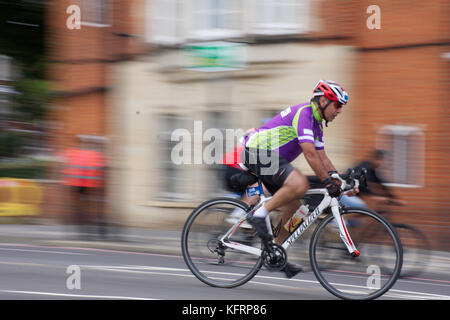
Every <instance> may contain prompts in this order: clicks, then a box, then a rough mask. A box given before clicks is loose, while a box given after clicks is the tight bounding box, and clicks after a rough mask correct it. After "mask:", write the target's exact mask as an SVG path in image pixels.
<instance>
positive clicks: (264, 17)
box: [146, 0, 310, 45]
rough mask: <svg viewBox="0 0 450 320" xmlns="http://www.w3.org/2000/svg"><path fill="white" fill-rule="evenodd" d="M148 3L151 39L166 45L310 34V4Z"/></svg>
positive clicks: (293, 0)
mask: <svg viewBox="0 0 450 320" xmlns="http://www.w3.org/2000/svg"><path fill="white" fill-rule="evenodd" d="M146 1H147V16H148V17H150V19H149V23H148V28H147V39H148V41H150V42H153V43H159V44H163V45H176V44H181V43H184V42H186V41H195V40H201V41H210V40H226V39H231V38H241V37H243V36H245V34H246V33H247V34H252V35H262V36H264V35H283V34H300V33H306V32H308V31H309V2H310V0H246V1H242V0H146Z"/></svg>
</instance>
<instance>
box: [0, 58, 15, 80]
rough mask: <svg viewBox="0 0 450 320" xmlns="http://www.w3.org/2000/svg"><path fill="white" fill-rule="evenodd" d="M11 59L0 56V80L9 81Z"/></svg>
mask: <svg viewBox="0 0 450 320" xmlns="http://www.w3.org/2000/svg"><path fill="white" fill-rule="evenodd" d="M11 60H12V59H11V58H10V57H8V56H4V55H0V80H5V81H11V80H12V79H11Z"/></svg>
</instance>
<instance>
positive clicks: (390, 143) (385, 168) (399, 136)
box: [377, 125, 425, 188]
mask: <svg viewBox="0 0 450 320" xmlns="http://www.w3.org/2000/svg"><path fill="white" fill-rule="evenodd" d="M383 136H384V137H383ZM389 137H391V138H389ZM410 139H411V140H410ZM377 148H378V149H381V150H388V154H387V155H386V158H387V159H385V161H384V163H383V165H382V166H381V167H380V171H381V172H385V173H386V172H389V171H390V172H391V174H390V176H391V178H390V179H387V180H390V182H388V183H385V185H386V186H390V187H400V188H422V187H423V186H424V183H425V134H424V133H423V130H422V129H421V128H420V127H417V126H412V125H386V126H383V127H382V128H380V130H378V133H377ZM402 151H403V152H402ZM411 151H416V152H415V153H414V154H415V157H414V158H413V159H411V158H410V157H408V154H410V153H411ZM411 162H415V163H416V164H415V165H411V164H410V163H411ZM411 167H416V169H417V170H416V171H417V172H414V171H410V170H413V169H411ZM411 172H412V173H413V174H411Z"/></svg>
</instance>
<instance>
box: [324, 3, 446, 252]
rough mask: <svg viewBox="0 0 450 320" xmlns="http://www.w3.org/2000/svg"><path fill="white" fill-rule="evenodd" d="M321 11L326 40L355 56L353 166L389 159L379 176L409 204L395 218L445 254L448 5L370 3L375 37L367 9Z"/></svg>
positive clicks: (349, 6) (345, 6) (343, 6)
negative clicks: (335, 39) (371, 157)
mask: <svg viewBox="0 0 450 320" xmlns="http://www.w3.org/2000/svg"><path fill="white" fill-rule="evenodd" d="M325 3H326V4H324V6H323V7H324V9H323V14H324V17H325V21H326V23H325V34H326V35H328V36H343V40H342V42H344V43H349V44H351V45H354V46H355V48H356V50H357V52H358V55H357V57H358V58H357V61H355V63H356V67H355V69H356V73H355V75H354V76H355V89H356V90H355V92H353V93H352V94H351V96H352V101H353V103H354V104H356V105H357V107H356V108H355V109H354V110H355V111H356V113H357V115H356V117H357V121H356V122H355V124H354V129H355V134H354V145H355V159H361V158H364V157H367V154H368V152H369V151H370V150H371V149H372V148H375V147H378V148H379V147H383V148H385V149H387V150H388V151H390V156H389V157H388V159H387V160H388V161H387V162H388V163H387V166H386V168H385V173H387V175H388V177H390V178H391V180H392V182H393V184H392V185H393V187H394V191H395V192H396V193H397V194H398V195H399V196H400V197H402V198H403V199H405V200H406V201H407V202H408V206H407V207H405V208H402V209H401V210H400V209H399V210H398V211H399V212H397V216H396V217H397V218H398V220H399V221H403V222H406V223H411V224H414V225H415V226H416V227H418V228H419V229H421V230H422V231H425V232H427V235H428V236H429V237H430V238H431V239H432V246H433V248H434V249H439V250H448V249H449V248H450V214H449V209H448V208H449V207H450V196H449V192H450V184H449V182H448V178H447V176H446V175H447V174H446V173H447V172H449V170H450V165H449V161H448V160H447V159H448V158H449V157H450V148H449V143H448V141H449V137H450V129H449V128H450V127H449V126H448V120H449V116H448V114H449V113H448V107H447V104H448V103H447V101H448V99H449V95H450V94H449V93H450V90H449V84H450V74H449V71H450V68H449V65H450V60H449V58H448V52H449V51H450V36H449V35H450V24H449V23H448V16H449V13H450V3H449V2H448V1H445V0H435V1H419V0H417V1H388V0H380V1H377V2H376V5H377V6H378V7H379V9H380V10H379V12H380V14H381V17H380V28H379V29H369V28H368V27H367V20H368V19H369V18H370V17H371V15H372V14H373V13H374V12H373V11H369V12H367V8H368V7H369V6H370V5H372V4H374V3H373V1H351V0H347V1H333V0H330V1H325ZM327 4H329V5H327ZM446 53H447V55H446ZM400 149H403V151H401V150H400ZM394 158H395V159H394ZM395 171H397V172H395Z"/></svg>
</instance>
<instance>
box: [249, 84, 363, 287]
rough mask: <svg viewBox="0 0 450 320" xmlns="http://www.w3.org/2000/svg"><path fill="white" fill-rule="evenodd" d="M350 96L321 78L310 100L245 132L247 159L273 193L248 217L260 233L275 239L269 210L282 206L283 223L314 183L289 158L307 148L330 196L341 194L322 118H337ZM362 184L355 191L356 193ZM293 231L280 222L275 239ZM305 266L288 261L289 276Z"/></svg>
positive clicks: (278, 239)
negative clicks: (272, 234) (269, 229)
mask: <svg viewBox="0 0 450 320" xmlns="http://www.w3.org/2000/svg"><path fill="white" fill-rule="evenodd" d="M347 102H348V94H347V92H346V91H345V90H344V89H343V88H342V87H341V86H340V85H339V84H337V83H336V82H333V81H327V80H320V81H319V82H318V83H317V85H316V86H315V88H314V90H313V97H312V99H311V100H310V102H308V103H304V104H300V105H296V106H291V107H289V108H287V109H285V110H283V111H282V112H281V113H279V114H278V115H276V116H275V117H274V118H272V119H271V120H269V121H268V122H266V123H265V124H264V125H262V126H261V127H259V128H258V129H257V130H256V131H255V132H253V133H252V134H250V135H249V136H247V137H246V138H245V142H244V143H245V148H244V150H243V152H242V155H241V157H242V162H243V164H244V165H245V167H247V168H248V169H250V170H251V171H252V172H254V173H255V174H256V175H258V176H259V178H260V179H261V181H262V182H263V183H264V185H265V187H266V188H267V189H268V190H269V192H270V193H271V194H272V195H273V196H272V198H271V199H270V200H269V201H267V202H266V203H265V204H264V205H263V206H261V207H260V208H258V209H257V210H256V211H255V212H254V213H253V215H252V216H250V217H248V218H247V221H248V222H249V223H250V224H251V225H252V227H253V228H254V229H255V230H256V233H257V234H258V236H259V237H260V238H262V239H263V240H265V241H268V240H271V239H272V236H271V235H270V234H269V233H268V230H267V225H266V222H265V218H266V216H267V215H268V214H269V212H270V211H272V210H275V209H279V210H280V218H281V223H282V225H284V224H285V223H286V222H287V221H288V220H289V219H290V218H291V217H292V215H293V214H294V212H295V211H296V210H297V209H298V207H299V206H300V201H299V199H301V198H302V197H303V196H304V195H305V193H306V191H307V190H308V187H309V183H308V180H307V178H306V177H305V176H304V175H303V174H302V173H301V172H300V171H299V170H298V169H295V168H294V167H293V166H292V165H291V164H290V162H292V161H293V160H294V159H295V158H297V157H298V156H299V155H300V154H302V153H303V154H304V156H305V158H306V160H307V162H308V164H309V165H310V166H311V168H312V169H313V171H314V173H315V174H316V176H317V177H318V178H319V179H320V181H322V182H323V184H324V185H325V186H326V188H327V189H328V192H329V194H330V195H331V196H333V197H336V196H339V195H340V185H339V183H338V181H336V180H333V179H331V178H330V174H331V173H332V172H336V168H335V167H334V165H333V164H332V162H331V161H330V159H329V158H328V156H327V154H326V153H325V150H324V142H323V124H322V122H323V121H324V120H325V125H326V126H328V122H331V121H333V120H334V119H335V118H336V117H337V116H338V115H339V114H340V113H341V111H342V107H343V105H345V104H346V103H347ZM356 192H357V190H355V191H353V192H351V195H354V194H355V193H356ZM287 236H288V232H287V231H286V230H284V228H281V231H280V232H279V234H278V236H277V238H276V239H275V243H278V244H281V243H282V242H283V241H284V240H285V238H286V237H287ZM301 270H302V268H301V267H296V266H294V265H292V264H287V266H286V267H285V270H284V271H285V273H286V276H287V277H288V278H291V277H293V276H295V275H296V274H297V273H298V272H300V271H301Z"/></svg>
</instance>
